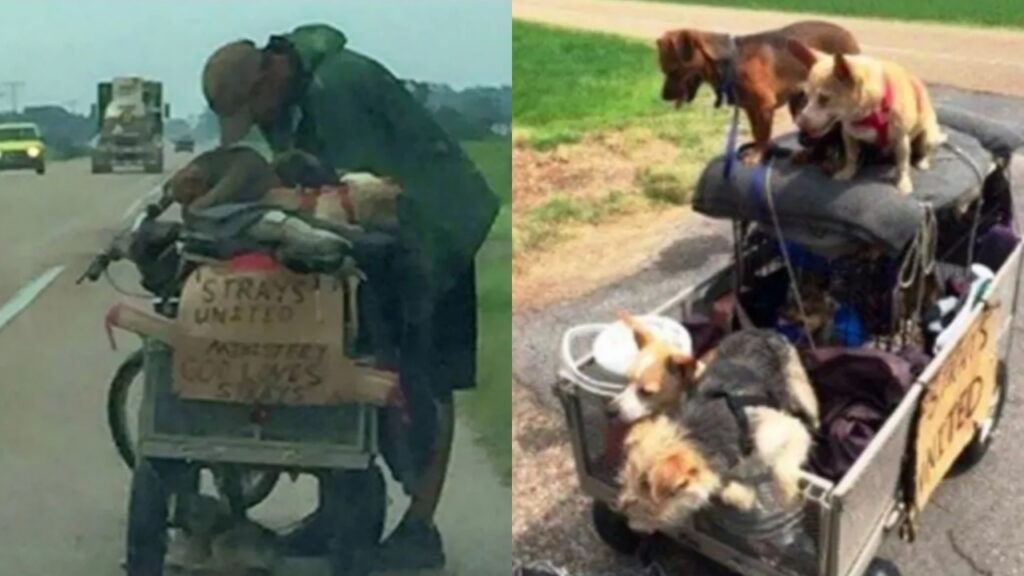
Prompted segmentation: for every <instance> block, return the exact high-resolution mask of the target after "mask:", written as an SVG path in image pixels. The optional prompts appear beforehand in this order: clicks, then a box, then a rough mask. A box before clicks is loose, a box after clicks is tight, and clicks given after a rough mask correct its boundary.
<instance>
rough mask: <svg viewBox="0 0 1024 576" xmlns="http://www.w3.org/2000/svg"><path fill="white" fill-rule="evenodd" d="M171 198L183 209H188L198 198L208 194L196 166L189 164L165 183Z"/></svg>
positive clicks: (207, 189) (204, 182) (204, 181)
mask: <svg viewBox="0 0 1024 576" xmlns="http://www.w3.org/2000/svg"><path fill="white" fill-rule="evenodd" d="M167 188H168V190H169V192H170V195H171V198H173V199H174V201H175V202H177V203H179V204H181V205H182V206H183V207H188V206H189V205H190V204H192V203H193V202H194V201H196V200H197V199H198V198H200V197H202V196H203V195H205V194H206V193H207V192H209V191H210V190H209V188H208V187H207V185H206V180H205V179H204V178H203V175H202V172H201V171H200V170H199V167H198V166H195V165H194V164H189V165H188V166H185V167H184V168H182V169H181V170H178V171H177V172H176V173H175V174H174V176H171V179H170V180H169V181H168V182H167Z"/></svg>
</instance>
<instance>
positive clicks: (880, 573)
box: [864, 558, 902, 576]
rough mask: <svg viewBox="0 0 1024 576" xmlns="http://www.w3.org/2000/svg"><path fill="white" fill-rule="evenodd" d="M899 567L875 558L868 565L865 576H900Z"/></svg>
mask: <svg viewBox="0 0 1024 576" xmlns="http://www.w3.org/2000/svg"><path fill="white" fill-rule="evenodd" d="M900 574H902V572H900V569H899V567H897V566H896V565H895V564H893V563H892V562H890V561H888V560H884V559H882V558H875V559H874V560H872V561H871V564H868V569H867V570H865V571H864V576H900Z"/></svg>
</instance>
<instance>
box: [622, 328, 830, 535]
mask: <svg viewBox="0 0 1024 576" xmlns="http://www.w3.org/2000/svg"><path fill="white" fill-rule="evenodd" d="M818 425H819V418H818V401H817V397H816V396H815V394H814V390H813V389H812V388H811V385H810V382H809V381H808V379H807V373H806V372H805V371H804V368H803V365H802V364H801V363H800V359H799V357H798V355H797V353H796V350H795V349H794V348H793V347H792V346H791V345H790V344H789V343H788V342H786V340H785V339H784V338H783V337H782V336H780V335H779V334H777V333H775V332H772V331H768V330H743V331H740V332H735V333H733V334H730V335H729V336H727V337H726V338H725V339H723V340H722V342H721V343H720V344H719V346H718V348H717V352H716V357H715V359H714V360H713V361H712V362H711V363H709V364H708V367H707V369H706V370H705V372H704V374H703V375H702V376H701V377H700V382H699V383H698V385H697V389H696V390H695V391H693V393H692V394H691V395H690V396H689V398H687V400H686V402H685V403H683V405H682V407H681V408H680V409H679V410H678V411H676V412H675V413H672V414H660V415H656V416H654V417H653V418H648V419H645V420H642V421H640V422H638V423H636V424H634V425H633V427H632V429H631V430H630V432H629V434H627V436H626V440H625V442H624V447H625V451H626V458H625V461H624V463H623V466H622V468H621V470H620V474H619V482H620V483H621V490H620V492H619V499H618V508H619V510H620V511H621V512H622V514H623V515H624V516H625V517H626V519H627V520H628V521H629V524H630V527H631V528H632V529H633V530H636V531H639V532H647V533H649V532H654V531H658V530H662V531H666V530H671V529H673V528H678V527H679V526H680V525H681V524H683V523H684V522H685V521H686V519H687V518H688V517H689V516H690V515H691V514H693V513H694V512H696V511H698V510H700V509H702V508H704V507H705V506H707V505H708V504H709V503H710V502H711V500H712V498H715V497H717V498H718V499H720V500H721V501H722V502H723V503H725V504H727V505H730V506H733V507H736V508H739V509H742V510H749V509H751V508H752V507H753V506H754V505H755V503H756V502H757V491H756V487H755V486H750V485H747V484H744V483H742V482H740V481H738V480H734V479H730V477H729V476H730V471H731V470H733V469H734V468H735V467H736V466H737V465H738V464H740V463H741V462H742V461H744V459H746V458H756V459H758V460H759V461H760V462H761V463H763V464H764V465H765V466H766V467H767V468H768V469H769V470H771V472H772V477H773V478H774V481H775V486H776V487H777V489H778V492H779V493H780V495H781V498H782V500H783V501H784V502H792V501H793V500H794V499H795V498H796V497H797V496H798V495H799V480H800V475H801V469H802V467H803V465H804V463H805V462H806V461H807V457H808V453H809V452H810V448H811V444H812V436H811V431H812V430H817V428H818Z"/></svg>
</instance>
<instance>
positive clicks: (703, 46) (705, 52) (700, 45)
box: [690, 33, 718, 64]
mask: <svg viewBox="0 0 1024 576" xmlns="http://www.w3.org/2000/svg"><path fill="white" fill-rule="evenodd" d="M690 44H691V45H692V46H693V50H695V51H696V52H697V53H698V54H700V55H701V56H703V57H704V63H705V64H713V63H714V62H715V60H717V59H718V53H717V52H716V51H715V49H714V48H713V47H712V46H711V44H709V43H708V41H707V40H706V39H705V38H704V36H703V35H702V34H700V33H693V34H690Z"/></svg>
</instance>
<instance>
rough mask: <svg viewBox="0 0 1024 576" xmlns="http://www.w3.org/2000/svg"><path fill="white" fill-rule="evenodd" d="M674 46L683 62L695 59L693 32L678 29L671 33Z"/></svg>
mask: <svg viewBox="0 0 1024 576" xmlns="http://www.w3.org/2000/svg"><path fill="white" fill-rule="evenodd" d="M671 34H672V35H671V39H672V48H673V50H675V53H676V55H678V56H679V59H680V60H682V61H683V62H689V61H690V60H693V50H694V47H693V34H692V33H691V32H690V31H689V30H677V31H675V32H672V33H671Z"/></svg>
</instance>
